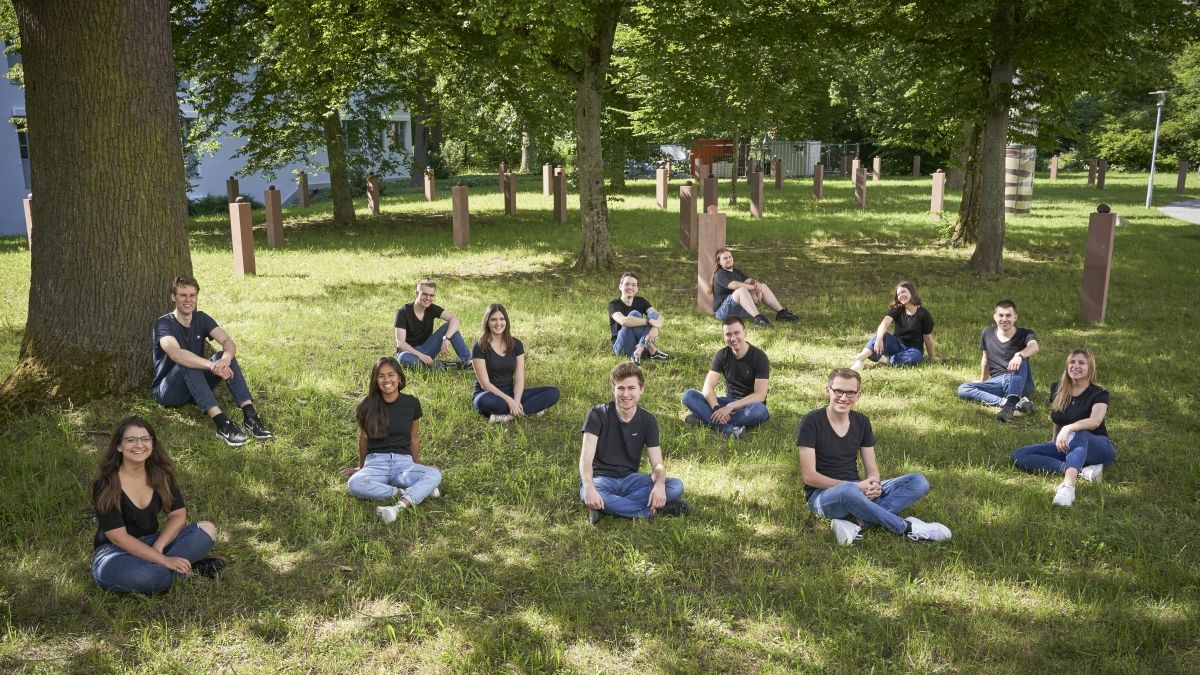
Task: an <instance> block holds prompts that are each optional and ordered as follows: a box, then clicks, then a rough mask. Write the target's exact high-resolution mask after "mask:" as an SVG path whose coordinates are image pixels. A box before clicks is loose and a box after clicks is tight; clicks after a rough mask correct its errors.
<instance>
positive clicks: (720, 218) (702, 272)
mask: <svg viewBox="0 0 1200 675" xmlns="http://www.w3.org/2000/svg"><path fill="white" fill-rule="evenodd" d="M698 230H699V244H698V245H697V247H696V309H697V310H698V311H699V312H700V313H701V314H709V315H711V314H712V313H713V306H712V305H713V295H712V278H713V271H714V270H715V269H716V267H717V249H722V248H725V214H724V213H717V207H716V206H713V207H712V209H711V210H709V211H705V212H704V213H702V214H700V225H699V228H698Z"/></svg>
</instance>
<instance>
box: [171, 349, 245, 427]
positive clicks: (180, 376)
mask: <svg viewBox="0 0 1200 675" xmlns="http://www.w3.org/2000/svg"><path fill="white" fill-rule="evenodd" d="M224 353H225V352H217V353H216V354H213V355H212V358H211V359H209V361H216V360H217V359H220V358H221V356H222V355H223V354H224ZM229 369H230V370H232V371H233V377H231V378H229V379H228V380H222V379H221V378H220V376H218V375H216V374H214V373H213V372H212V371H209V370H201V369H199V368H188V367H186V366H181V365H179V364H176V365H175V367H174V368H172V369H171V372H169V373H167V376H166V377H164V378H163V379H162V381H161V382H159V383H158V386H157V387H155V388H154V389H153V390H151V394H153V396H154V400H155V401H157V402H158V404H159V405H161V406H165V407H167V408H178V407H179V406H181V405H184V404H187V403H191V402H193V401H195V403H196V406H197V407H199V408H200V412H202V413H207V412H208V411H209V409H211V408H214V407H217V395H216V393H215V392H214V391H213V390H214V388H215V387H216V386H217V385H219V384H220V383H222V382H224V383H225V385H226V386H227V387H229V394H230V395H231V396H233V402H234V404H235V405H241V404H242V403H245V402H246V401H250V400H252V398H251V396H250V388H249V387H248V386H246V378H245V377H244V376H243V375H242V368H241V366H239V365H238V362H237V357H234V359H233V360H232V361H230V362H229Z"/></svg>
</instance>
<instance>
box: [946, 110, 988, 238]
mask: <svg viewBox="0 0 1200 675" xmlns="http://www.w3.org/2000/svg"><path fill="white" fill-rule="evenodd" d="M982 142H983V126H982V125H980V124H971V125H970V126H969V127H968V129H967V135H966V139H965V141H964V142H963V143H962V145H961V148H960V150H959V152H960V155H959V156H960V157H961V159H962V163H963V167H965V168H964V169H963V170H960V172H959V173H960V174H962V177H963V182H962V188H963V193H962V201H961V202H959V205H958V220H957V221H956V222H955V223H954V234H953V235H952V236H951V237H950V244H951V245H953V246H966V245H967V244H974V243H975V242H977V241H979V219H980V213H979V206H980V204H981V203H982V199H983V193H982V192H981V188H982V187H983V162H981V161H980V160H979V156H980V154H981V152H982V147H981V144H982Z"/></svg>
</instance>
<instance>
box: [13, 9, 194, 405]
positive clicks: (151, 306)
mask: <svg viewBox="0 0 1200 675" xmlns="http://www.w3.org/2000/svg"><path fill="white" fill-rule="evenodd" d="M13 5H14V7H15V9H16V16H17V21H18V24H19V27H20V36H21V56H22V62H23V64H24V70H25V109H26V113H27V116H28V125H29V127H28V134H29V144H30V147H31V148H33V153H32V156H31V157H30V165H31V166H30V169H31V173H32V176H31V179H32V183H33V188H34V200H33V222H34V229H33V251H32V261H31V267H32V269H31V274H30V287H29V317H28V319H27V321H26V324H25V335H24V339H23V340H22V342H21V353H20V359H19V361H18V363H17V366H16V368H15V369H14V370H13V372H12V374H11V375H10V376H9V378H8V380H7V381H6V382H5V383H4V385H3V387H0V406H3V407H5V408H8V409H12V410H29V409H33V408H36V407H38V406H39V405H42V404H45V403H49V402H52V401H65V400H70V401H72V402H80V401H83V400H87V399H91V398H96V397H100V396H111V395H120V394H124V393H126V392H128V391H131V390H133V389H136V388H138V387H141V386H144V385H145V384H146V383H147V382H148V381H149V380H150V376H151V363H150V343H149V341H148V340H147V338H148V337H149V333H150V327H151V326H152V325H153V323H154V319H155V317H157V316H158V315H159V314H161V313H162V312H163V311H165V310H166V309H167V305H168V288H169V286H170V283H171V279H172V278H173V277H174V276H175V275H178V274H191V270H192V263H191V258H190V255H189V253H188V238H187V206H186V198H185V197H186V191H185V185H186V183H185V179H184V169H183V145H182V141H181V136H180V126H179V103H178V101H176V99H175V85H176V81H175V66H174V62H173V60H172V52H171V16H170V9H169V6H168V3H165V2H160V1H158V0H95V1H94V2H87V3H83V2H69V1H66V0H16V2H14V3H13Z"/></svg>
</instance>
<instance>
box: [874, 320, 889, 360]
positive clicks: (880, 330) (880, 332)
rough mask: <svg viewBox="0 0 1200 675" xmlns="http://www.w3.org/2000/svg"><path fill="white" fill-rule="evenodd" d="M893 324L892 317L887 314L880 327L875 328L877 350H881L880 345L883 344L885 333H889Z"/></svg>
mask: <svg viewBox="0 0 1200 675" xmlns="http://www.w3.org/2000/svg"><path fill="white" fill-rule="evenodd" d="M891 325H892V317H890V316H886V315H885V316H884V317H883V321H880V322H879V327H878V328H876V329H875V345H876V350H875V351H879V345H882V344H883V336H884V334H885V333H887V330H888V327H889V326H891Z"/></svg>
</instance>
